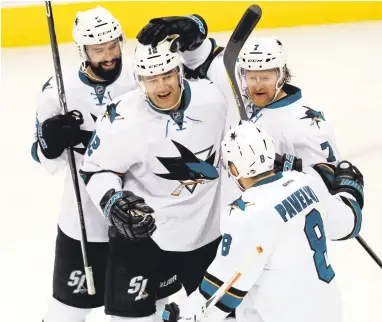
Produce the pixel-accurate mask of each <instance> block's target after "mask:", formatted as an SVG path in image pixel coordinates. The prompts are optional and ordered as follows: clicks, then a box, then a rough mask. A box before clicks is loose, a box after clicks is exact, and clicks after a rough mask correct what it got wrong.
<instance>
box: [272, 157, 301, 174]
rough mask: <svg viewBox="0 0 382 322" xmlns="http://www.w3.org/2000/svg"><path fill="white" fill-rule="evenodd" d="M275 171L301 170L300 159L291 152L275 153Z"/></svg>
mask: <svg viewBox="0 0 382 322" xmlns="http://www.w3.org/2000/svg"><path fill="white" fill-rule="evenodd" d="M274 169H275V171H283V172H284V171H292V170H294V171H299V172H301V171H302V160H301V159H299V158H297V157H295V156H294V155H292V154H284V155H283V156H281V155H279V154H276V158H275V167H274Z"/></svg>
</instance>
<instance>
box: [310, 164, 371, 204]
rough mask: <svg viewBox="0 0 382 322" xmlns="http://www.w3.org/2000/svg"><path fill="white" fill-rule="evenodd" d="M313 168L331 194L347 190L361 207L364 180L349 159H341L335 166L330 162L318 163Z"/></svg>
mask: <svg viewBox="0 0 382 322" xmlns="http://www.w3.org/2000/svg"><path fill="white" fill-rule="evenodd" d="M313 168H314V169H315V170H316V171H317V172H318V173H319V174H320V176H321V178H322V180H323V181H324V182H325V184H326V186H327V187H328V190H329V192H330V193H331V194H332V195H335V194H336V193H339V192H347V193H349V194H351V195H352V196H353V197H354V198H355V200H357V202H358V204H359V206H360V208H361V209H362V208H363V204H364V195H363V187H364V181H363V175H362V173H361V172H360V171H359V170H358V168H357V167H356V166H354V165H352V164H351V163H350V162H349V161H341V162H340V163H338V165H337V167H335V166H334V165H332V164H326V163H319V164H316V165H315V166H314V167H313Z"/></svg>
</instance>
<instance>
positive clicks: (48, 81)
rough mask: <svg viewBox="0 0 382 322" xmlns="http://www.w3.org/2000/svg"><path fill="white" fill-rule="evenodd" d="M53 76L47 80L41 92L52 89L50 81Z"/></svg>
mask: <svg viewBox="0 0 382 322" xmlns="http://www.w3.org/2000/svg"><path fill="white" fill-rule="evenodd" d="M52 78H53V76H52V77H51V78H49V79H48V80H47V81H46V83H45V84H44V85H43V86H42V89H41V92H43V91H45V90H46V89H49V88H52V85H51V84H50V81H51V80H52Z"/></svg>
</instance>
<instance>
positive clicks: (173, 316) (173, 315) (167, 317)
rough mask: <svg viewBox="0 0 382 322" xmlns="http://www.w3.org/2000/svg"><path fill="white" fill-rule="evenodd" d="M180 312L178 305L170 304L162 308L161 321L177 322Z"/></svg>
mask: <svg viewBox="0 0 382 322" xmlns="http://www.w3.org/2000/svg"><path fill="white" fill-rule="evenodd" d="M179 315H180V310H179V306H178V304H176V303H174V302H172V303H170V304H166V305H165V306H164V311H163V312H162V320H163V321H164V322H177V321H178V320H179Z"/></svg>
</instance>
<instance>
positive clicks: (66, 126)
mask: <svg viewBox="0 0 382 322" xmlns="http://www.w3.org/2000/svg"><path fill="white" fill-rule="evenodd" d="M82 123H84V120H83V117H82V114H81V112H79V111H71V112H69V113H68V114H63V115H62V114H60V115H56V116H53V117H51V118H49V119H47V120H45V121H44V122H43V123H42V124H40V125H39V126H38V130H37V137H38V143H39V145H40V148H41V152H42V154H43V155H44V156H45V157H46V158H47V159H56V158H58V157H59V156H60V155H61V154H62V152H64V150H65V149H66V148H69V147H73V146H76V145H77V144H79V143H80V142H81V130H80V125H81V124H82Z"/></svg>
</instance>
